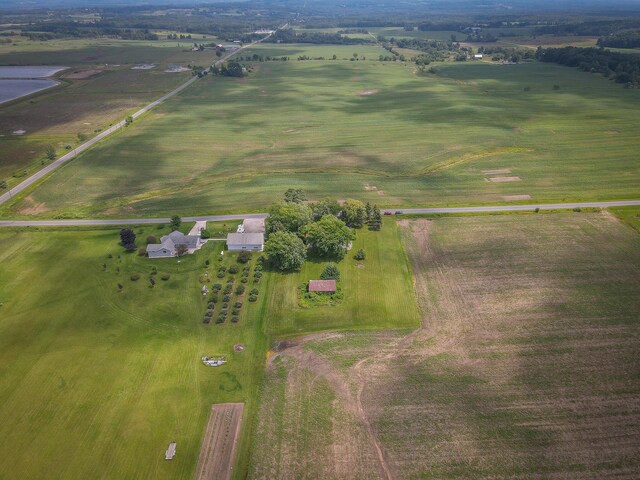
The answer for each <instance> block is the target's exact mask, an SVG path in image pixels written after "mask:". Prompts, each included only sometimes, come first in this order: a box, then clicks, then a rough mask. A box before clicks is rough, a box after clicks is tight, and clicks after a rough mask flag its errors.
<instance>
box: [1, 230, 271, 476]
mask: <svg viewBox="0 0 640 480" xmlns="http://www.w3.org/2000/svg"><path fill="white" fill-rule="evenodd" d="M135 231H136V232H137V233H138V241H139V243H141V244H144V242H143V240H144V239H145V238H146V236H147V235H155V236H160V235H161V234H163V233H166V230H164V229H163V230H158V229H157V228H156V227H155V226H153V227H151V226H145V227H143V228H141V229H140V228H135ZM118 241H119V237H118V230H114V229H104V230H95V231H90V230H59V231H56V230H47V229H43V230H41V231H38V230H29V231H26V230H23V231H7V230H3V231H2V232H0V246H1V247H2V248H1V249H0V262H1V263H2V269H0V435H1V436H2V438H3V439H4V455H3V460H2V462H0V478H3V479H4V478H6V479H10V478H65V479H67V478H68V479H72V478H78V479H85V478H89V477H92V476H94V477H95V476H96V472H99V476H101V477H104V478H149V479H161V478H167V479H169V478H171V479H176V478H185V479H191V478H193V475H194V472H195V468H196V463H197V459H198V453H199V449H200V442H201V440H202V436H203V434H204V428H205V425H206V422H207V418H208V414H209V410H210V407H211V404H213V403H218V402H245V419H244V421H243V426H242V433H241V439H240V445H239V458H240V461H239V463H238V466H237V467H236V470H235V472H236V478H244V474H245V472H246V471H247V470H246V469H247V464H248V458H247V451H248V448H249V441H250V439H251V437H252V432H251V429H252V426H253V422H252V421H251V419H252V418H253V416H254V414H255V411H256V410H255V409H256V405H257V398H258V391H259V388H260V384H261V381H262V375H263V367H264V359H265V350H266V344H267V342H266V339H265V337H264V335H263V334H262V321H263V320H262V319H263V318H264V317H263V309H264V308H265V303H264V299H265V298H264V297H265V295H264V293H261V294H260V295H259V297H258V301H257V302H256V303H250V302H247V301H244V300H243V307H242V308H241V312H242V313H241V315H240V321H239V322H238V323H237V324H233V323H231V322H230V321H229V319H227V321H226V323H224V324H222V325H217V324H215V323H214V322H212V323H211V324H208V325H205V324H203V314H204V312H205V309H206V308H207V307H206V301H207V298H206V297H203V296H202V295H201V292H200V289H201V286H202V283H201V280H203V277H202V275H203V274H204V273H205V271H208V272H209V274H210V275H209V277H210V278H212V280H213V281H212V282H209V283H207V284H208V285H209V286H211V285H212V284H213V283H215V282H221V283H226V280H227V279H228V278H229V276H230V275H229V274H226V276H225V278H224V279H217V278H216V275H215V274H216V272H217V269H218V266H219V265H220V264H224V265H227V266H230V265H232V264H234V263H235V260H234V258H235V256H234V255H230V254H226V255H225V256H224V261H223V262H218V261H217V257H218V255H219V251H220V250H221V248H222V244H221V243H217V242H216V243H209V244H207V245H206V246H205V247H203V249H202V250H200V251H199V252H198V253H196V254H195V255H191V256H186V257H183V258H181V259H180V261H179V262H178V261H177V259H159V260H150V259H148V258H145V257H140V256H138V255H137V254H136V253H133V254H125V253H124V252H123V249H122V248H121V247H120V246H119V245H118V244H117V243H118ZM109 254H111V255H112V258H108V255H109ZM206 259H210V261H211V265H210V267H209V269H208V270H205V268H204V262H205V260H206ZM253 262H254V263H255V259H254V260H253ZM103 264H105V265H106V269H105V268H104V267H103ZM153 267H156V268H157V275H155V278H156V285H155V287H153V288H150V286H149V285H150V281H149V277H150V275H151V273H152V268H153ZM241 270H242V269H241ZM134 273H137V274H139V275H140V276H141V278H140V279H139V280H138V281H132V280H131V279H130V276H131V275H132V274H134ZM164 274H169V275H170V278H169V279H168V280H166V281H165V280H162V279H161V276H162V275H164ZM235 277H236V284H238V281H239V278H240V275H235ZM118 283H120V284H122V285H123V288H122V291H119V288H118ZM267 283H268V276H265V277H264V278H263V279H262V281H261V283H260V284H258V285H253V284H250V285H251V288H254V287H258V288H259V290H260V291H261V292H264V291H265V290H266V287H267ZM233 297H234V298H233V300H232V301H233V302H235V301H236V296H235V295H233ZM219 305H220V304H218V305H217V306H216V308H215V313H214V321H215V318H216V317H217V314H218V312H219V310H220V308H221V307H220V306H219ZM236 343H241V344H244V345H245V347H246V349H245V350H244V351H243V352H241V353H235V352H234V351H233V346H234V345H235V344H236ZM216 354H223V355H226V356H227V359H228V363H227V364H226V365H225V366H223V367H220V368H210V367H205V366H204V365H202V363H201V361H200V357H201V356H202V355H216ZM170 441H176V442H177V455H176V457H175V459H174V460H173V461H171V462H166V461H165V460H164V451H165V449H166V448H167V445H168V443H169V442H170Z"/></svg>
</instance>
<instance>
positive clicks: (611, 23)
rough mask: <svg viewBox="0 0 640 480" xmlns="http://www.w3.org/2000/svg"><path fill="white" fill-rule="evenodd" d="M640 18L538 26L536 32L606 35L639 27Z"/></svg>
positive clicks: (592, 35)
mask: <svg viewBox="0 0 640 480" xmlns="http://www.w3.org/2000/svg"><path fill="white" fill-rule="evenodd" d="M639 28H640V19H638V18H635V19H631V20H600V21H592V22H579V23H567V24H562V25H548V26H542V27H537V28H536V29H535V33H536V34H541V35H544V34H551V35H578V36H591V37H604V36H607V35H611V34H614V33H618V32H622V31H623V30H628V29H639Z"/></svg>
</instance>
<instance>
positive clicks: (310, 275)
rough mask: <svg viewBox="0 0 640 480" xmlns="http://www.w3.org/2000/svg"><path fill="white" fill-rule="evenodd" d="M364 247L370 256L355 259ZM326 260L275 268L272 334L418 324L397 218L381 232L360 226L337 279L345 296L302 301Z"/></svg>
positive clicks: (270, 319)
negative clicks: (312, 302)
mask: <svg viewBox="0 0 640 480" xmlns="http://www.w3.org/2000/svg"><path fill="white" fill-rule="evenodd" d="M360 248H363V249H364V250H365V252H366V254H367V256H366V259H365V260H363V261H357V260H354V259H353V255H354V254H355V252H356V251H357V250H359V249H360ZM325 265H326V261H307V262H306V263H305V265H304V267H303V268H302V270H301V271H300V272H296V273H287V274H282V273H273V274H272V280H271V284H270V291H269V293H268V301H267V304H268V305H269V312H268V316H267V320H266V322H265V326H266V331H267V333H268V334H269V335H271V336H275V337H279V336H289V335H299V334H301V333H305V332H315V331H323V330H357V329H374V328H403V327H404V328H406V327H415V326H417V325H418V324H419V314H418V309H417V305H416V300H415V296H414V293H413V289H412V283H411V269H410V268H409V266H408V264H407V259H406V257H405V253H404V250H403V249H402V245H401V243H400V232H399V231H398V227H397V226H396V224H395V222H394V221H392V220H387V221H385V222H384V226H383V228H382V230H381V231H379V232H371V231H368V230H366V229H362V230H359V231H358V232H357V237H356V240H355V241H354V242H353V248H352V250H351V251H350V252H349V253H348V254H347V256H346V257H345V258H344V259H343V260H342V261H340V262H339V263H338V268H339V270H340V281H339V282H338V283H339V288H341V290H342V295H343V297H344V298H343V299H342V300H341V301H339V303H337V304H334V305H314V306H308V305H307V306H304V307H303V306H301V302H300V288H301V287H302V286H303V285H306V284H307V282H308V281H309V280H317V279H319V278H320V274H321V273H322V270H323V269H324V267H325ZM303 305H304V303H303Z"/></svg>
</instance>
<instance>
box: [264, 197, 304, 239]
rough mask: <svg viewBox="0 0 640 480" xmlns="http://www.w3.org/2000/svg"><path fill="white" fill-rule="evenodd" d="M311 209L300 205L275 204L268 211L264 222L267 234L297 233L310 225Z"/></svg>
mask: <svg viewBox="0 0 640 480" xmlns="http://www.w3.org/2000/svg"><path fill="white" fill-rule="evenodd" d="M311 220H312V216H311V208H309V207H308V206H307V205H304V204H301V203H286V202H282V203H276V204H274V205H272V207H271V209H270V210H269V218H267V220H266V228H267V233H269V234H271V233H274V232H278V231H286V232H293V233H298V232H299V231H300V230H301V229H302V228H303V227H304V226H305V225H307V224H309V223H311Z"/></svg>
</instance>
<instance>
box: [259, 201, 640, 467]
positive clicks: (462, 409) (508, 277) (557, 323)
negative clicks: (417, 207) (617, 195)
mask: <svg viewBox="0 0 640 480" xmlns="http://www.w3.org/2000/svg"><path fill="white" fill-rule="evenodd" d="M400 223H401V225H402V228H401V231H402V238H403V240H404V242H405V245H406V246H407V249H408V252H409V257H410V259H411V263H412V265H413V268H414V273H415V286H416V292H417V294H418V299H419V303H420V305H421V310H422V315H423V326H422V327H421V328H420V329H418V330H415V331H412V332H409V333H408V332H406V331H404V332H403V331H397V330H387V331H378V332H338V333H327V334H323V335H312V336H310V337H308V338H306V339H304V338H303V339H298V340H297V341H296V343H292V344H290V345H287V346H286V347H288V348H283V349H281V350H280V351H278V352H277V353H275V354H274V355H275V356H274V357H271V360H270V364H269V367H268V368H267V373H266V377H265V387H264V394H263V397H262V400H261V407H260V409H261V410H260V412H261V413H260V415H259V421H258V427H257V429H256V434H255V439H254V449H253V453H252V458H251V462H250V468H249V478H263V476H264V473H265V472H268V475H267V476H270V477H271V478H327V479H332V478H336V479H338V478H354V479H356V478H362V479H365V478H379V477H383V478H388V477H387V476H386V475H384V471H385V470H386V471H387V472H389V474H390V475H391V478H434V479H435V478H438V479H445V478H478V479H481V478H487V479H488V478H494V479H495V478H512V479H543V478H585V479H586V478H609V477H616V478H625V479H633V478H636V477H637V471H638V468H639V463H638V458H639V457H638V445H639V439H640V413H639V412H640V410H639V401H638V398H639V393H640V387H639V385H640V383H639V382H638V372H639V371H640V364H639V362H638V358H639V357H638V354H639V353H640V351H639V346H638V345H639V344H638V336H639V335H640V323H639V318H638V315H637V312H638V309H639V308H640V305H639V304H638V298H639V295H640V277H639V276H638V271H640V237H639V236H638V234H637V232H635V231H634V230H633V229H631V228H629V227H628V226H627V225H624V224H623V223H621V222H620V221H619V220H618V219H616V218H615V217H613V216H612V215H611V214H609V213H607V212H603V213H565V214H554V215H530V216H513V215H512V216H482V217H464V218H463V217H461V218H453V217H452V218H440V219H436V220H425V219H416V220H402V221H401V222H400ZM265 443H266V445H265ZM267 445H268V446H267ZM378 451H379V453H377V452H378Z"/></svg>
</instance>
